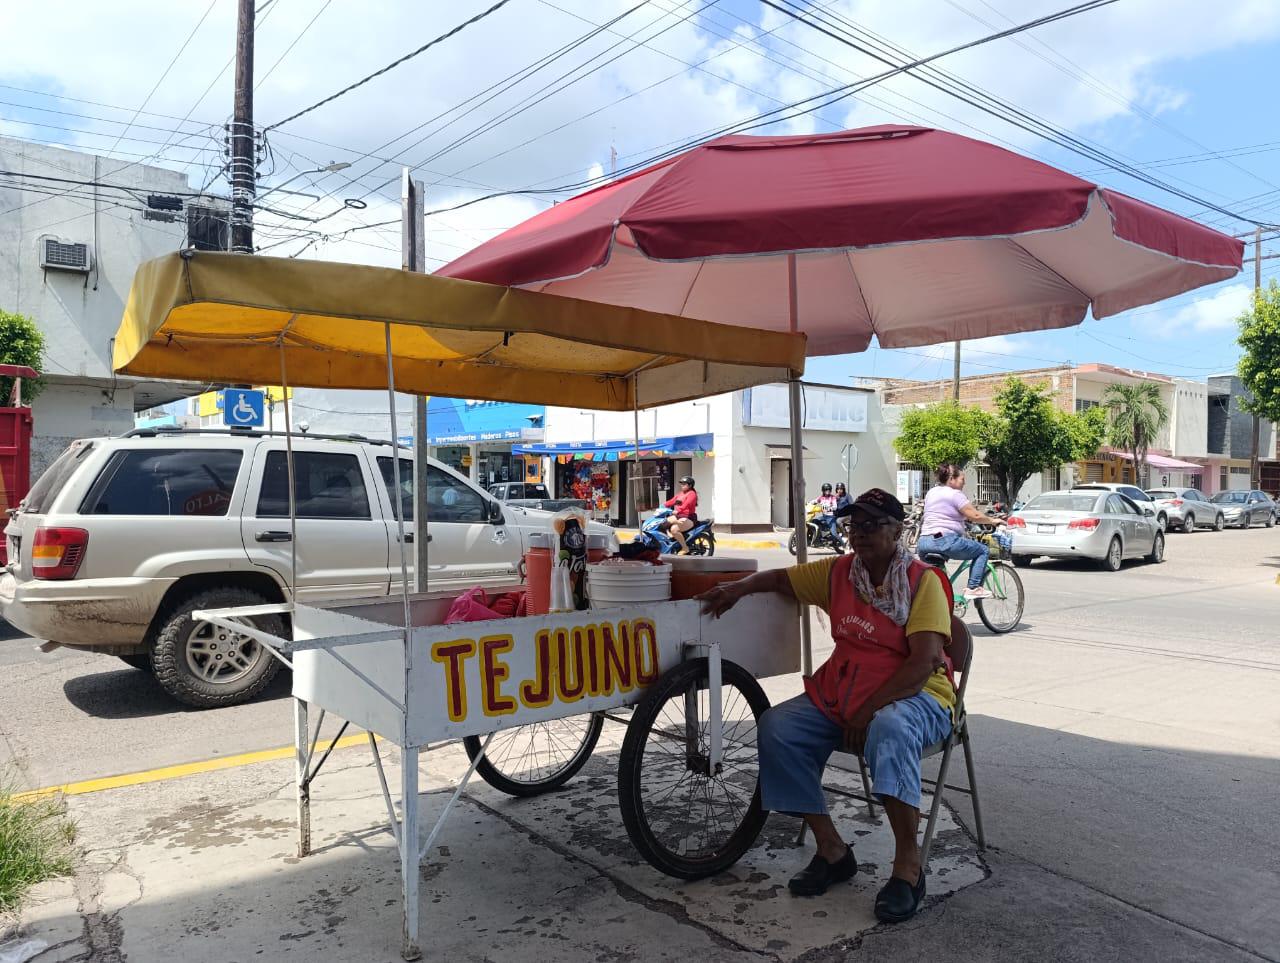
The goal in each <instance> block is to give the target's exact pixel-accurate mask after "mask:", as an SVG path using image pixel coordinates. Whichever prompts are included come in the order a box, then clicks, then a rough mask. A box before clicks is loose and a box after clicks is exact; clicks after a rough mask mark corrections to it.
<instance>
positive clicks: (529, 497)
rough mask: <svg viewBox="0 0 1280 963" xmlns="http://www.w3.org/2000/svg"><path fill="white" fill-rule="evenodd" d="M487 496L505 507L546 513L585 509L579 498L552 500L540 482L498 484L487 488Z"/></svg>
mask: <svg viewBox="0 0 1280 963" xmlns="http://www.w3.org/2000/svg"><path fill="white" fill-rule="evenodd" d="M489 494H490V495H492V496H493V497H494V498H496V499H497V500H498V501H500V502H502V503H503V504H506V505H522V506H524V507H525V508H537V509H541V510H542V511H546V512H558V511H560V510H561V509H562V508H581V509H584V510H585V509H586V507H587V503H586V501H585V500H584V499H581V498H552V497H551V493H550V492H549V491H547V486H546V485H543V484H541V483H540V482H498V484H496V485H490V486H489Z"/></svg>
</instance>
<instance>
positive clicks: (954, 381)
mask: <svg viewBox="0 0 1280 963" xmlns="http://www.w3.org/2000/svg"><path fill="white" fill-rule="evenodd" d="M951 397H952V399H953V400H955V401H959V400H960V342H959V341H957V342H956V364H955V368H954V369H953V370H952V372H951Z"/></svg>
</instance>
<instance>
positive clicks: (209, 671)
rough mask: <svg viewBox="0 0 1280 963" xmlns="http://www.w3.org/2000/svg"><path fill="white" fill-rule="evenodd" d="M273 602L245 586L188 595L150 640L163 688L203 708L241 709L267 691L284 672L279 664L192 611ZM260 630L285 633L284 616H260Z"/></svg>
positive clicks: (170, 609)
mask: <svg viewBox="0 0 1280 963" xmlns="http://www.w3.org/2000/svg"><path fill="white" fill-rule="evenodd" d="M268 602H270V599H267V598H264V597H263V596H262V595H260V594H258V593H257V592H254V591H251V590H250V589H243V588H211V589H203V590H200V591H197V592H194V593H192V594H190V595H186V596H183V597H181V598H179V599H177V600H176V601H175V602H173V603H172V604H170V605H169V606H167V607H166V608H165V609H164V610H163V611H162V612H161V613H160V617H159V619H158V620H157V623H156V628H155V630H154V634H153V637H152V640H151V667H152V671H153V672H154V673H155V677H156V680H157V681H158V682H159V683H160V685H161V686H162V687H163V688H164V690H165V691H166V692H167V693H169V695H171V696H173V697H174V698H175V699H177V700H178V701H179V702H184V703H186V704H187V705H189V706H195V707H196V708H198V709H213V708H216V707H218V706H231V705H238V704H239V703H241V702H248V701H249V700H250V699H252V698H254V697H255V696H257V695H258V694H259V693H260V692H262V690H263V689H265V688H266V687H267V686H268V685H269V684H270V683H271V680H272V679H273V678H275V674H276V672H277V671H279V669H280V663H279V661H278V660H277V659H276V658H275V656H273V655H272V654H271V653H270V652H268V651H267V650H266V649H265V648H263V647H262V646H261V645H259V644H258V643H257V642H255V641H254V640H253V639H251V638H249V637H248V636H245V635H239V634H237V633H235V632H232V631H230V630H229V629H225V628H222V627H220V626H216V625H210V624H209V623H207V622H197V621H195V620H194V619H193V618H192V617H191V613H192V612H196V611H199V610H200V609H225V608H233V607H238V606H243V605H265V604H267V603H268ZM253 625H254V627H255V628H258V629H261V630H262V631H264V632H269V633H271V634H272V635H278V636H283V635H284V634H285V629H284V626H285V623H284V618H283V617H282V616H279V615H260V616H257V617H256V618H254V619H253Z"/></svg>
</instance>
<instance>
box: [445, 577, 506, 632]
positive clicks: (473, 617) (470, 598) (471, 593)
mask: <svg viewBox="0 0 1280 963" xmlns="http://www.w3.org/2000/svg"><path fill="white" fill-rule="evenodd" d="M488 601H489V600H488V598H487V597H486V596H485V594H484V589H482V588H481V587H480V586H478V585H477V586H476V587H475V588H473V589H468V590H467V591H466V592H464V593H463V594H461V595H459V596H458V597H457V598H456V599H454V600H453V604H452V605H451V606H449V614H448V615H446V616H445V619H444V624H445V625H453V624H454V623H455V622H485V621H488V620H489V619H500V618H502V616H501V615H499V614H498V613H497V612H495V611H494V610H493V609H491V608H489V605H488Z"/></svg>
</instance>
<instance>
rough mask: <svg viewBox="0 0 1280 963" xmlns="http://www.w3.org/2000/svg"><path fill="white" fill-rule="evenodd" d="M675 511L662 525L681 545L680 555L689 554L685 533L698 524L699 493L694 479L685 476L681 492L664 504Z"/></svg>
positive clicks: (681, 483) (681, 482)
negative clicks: (694, 484)
mask: <svg viewBox="0 0 1280 963" xmlns="http://www.w3.org/2000/svg"><path fill="white" fill-rule="evenodd" d="M664 504H665V505H666V507H667V508H670V509H673V510H674V511H675V514H674V515H672V516H671V517H670V518H668V519H667V520H666V521H665V522H663V523H662V529H663V531H665V532H666V533H667V534H669V535H670V536H671V537H672V538H674V539H675V540H676V541H677V542H678V543H679V545H680V551H679V552H678V553H677V554H679V555H688V554H689V543H688V542H686V541H685V538H684V533H685V532H687V531H689V530H690V529H691V528H693V526H694V525H697V524H698V492H697V489H695V488H694V487H693V478H692V476H690V475H685V476H684V477H683V478H681V479H680V491H679V493H677V494H676V495H675V496H673V497H672V498H669V499H667V501H666V502H665V503H664Z"/></svg>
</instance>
